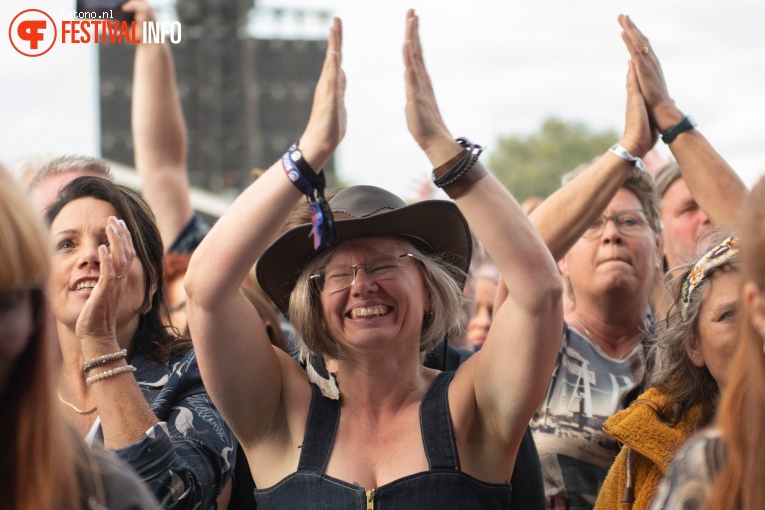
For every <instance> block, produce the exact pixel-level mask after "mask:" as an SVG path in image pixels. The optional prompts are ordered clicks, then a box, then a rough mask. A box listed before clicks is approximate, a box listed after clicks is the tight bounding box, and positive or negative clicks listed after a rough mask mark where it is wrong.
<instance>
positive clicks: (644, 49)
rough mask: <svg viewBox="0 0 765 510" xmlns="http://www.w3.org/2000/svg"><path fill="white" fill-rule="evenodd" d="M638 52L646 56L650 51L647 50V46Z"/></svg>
mask: <svg viewBox="0 0 765 510" xmlns="http://www.w3.org/2000/svg"><path fill="white" fill-rule="evenodd" d="M640 51H642V52H643V53H644V54H646V55H648V52H649V51H650V50H649V49H648V46H643V49H642V50H640Z"/></svg>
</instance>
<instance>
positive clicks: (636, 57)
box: [619, 15, 749, 224]
mask: <svg viewBox="0 0 765 510" xmlns="http://www.w3.org/2000/svg"><path fill="white" fill-rule="evenodd" d="M619 24H620V25H621V26H622V28H623V29H624V32H622V39H623V40H624V44H625V45H626V46H627V49H628V50H629V52H630V56H631V58H632V62H634V63H635V68H636V70H637V79H638V82H639V83H640V90H641V91H642V94H643V97H644V98H645V103H646V107H647V108H648V114H649V116H650V118H651V122H652V123H653V124H654V125H655V126H656V127H657V128H658V130H659V131H660V132H664V131H666V130H667V129H669V128H671V127H672V126H674V125H675V124H677V123H678V122H680V120H681V119H682V118H683V112H681V111H680V110H679V109H678V108H677V107H676V106H675V101H674V100H673V99H672V98H671V97H670V95H669V91H668V90H667V83H666V81H665V80H664V73H663V72H662V70H661V64H660V63H659V59H658V58H657V57H656V53H655V52H654V51H653V49H652V48H651V45H650V43H649V41H648V38H647V37H646V36H645V35H643V33H642V32H640V30H638V28H637V27H636V26H635V24H634V23H632V20H631V19H630V18H629V17H628V16H625V15H621V16H619ZM669 149H670V150H671V151H672V155H673V156H674V157H675V159H676V160H677V163H678V165H679V166H680V170H681V172H682V174H683V178H684V179H685V182H686V184H687V185H688V189H689V190H690V191H691V194H692V195H693V198H694V199H695V200H696V202H697V203H698V204H699V206H700V207H701V208H702V209H703V210H704V212H705V213H706V214H707V216H709V219H710V220H711V221H712V222H713V223H718V224H719V223H728V222H738V221H739V220H740V218H741V212H742V206H743V204H744V203H745V201H746V197H747V196H748V194H749V191H748V190H747V188H746V185H745V184H744V182H743V181H742V180H741V178H740V177H739V176H738V174H736V172H735V171H734V170H733V169H732V168H731V167H730V165H728V163H727V162H726V161H725V160H724V159H723V157H722V156H721V155H720V154H719V153H718V152H717V151H716V150H715V149H714V147H712V144H710V143H709V142H708V141H707V139H706V138H704V135H702V134H701V132H700V131H699V130H697V129H691V130H689V131H685V132H683V133H681V134H680V135H678V136H677V138H675V140H674V141H673V142H672V143H670V144H669Z"/></svg>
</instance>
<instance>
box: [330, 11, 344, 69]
mask: <svg viewBox="0 0 765 510" xmlns="http://www.w3.org/2000/svg"><path fill="white" fill-rule="evenodd" d="M331 52H335V53H337V60H338V65H342V63H343V23H342V21H341V20H340V18H338V17H335V18H334V20H333V22H332V28H330V29H329V44H328V45H327V55H329V54H330V53H331Z"/></svg>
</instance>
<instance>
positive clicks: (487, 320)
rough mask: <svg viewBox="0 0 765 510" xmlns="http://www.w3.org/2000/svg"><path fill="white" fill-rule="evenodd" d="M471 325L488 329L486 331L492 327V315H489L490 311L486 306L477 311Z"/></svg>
mask: <svg viewBox="0 0 765 510" xmlns="http://www.w3.org/2000/svg"><path fill="white" fill-rule="evenodd" d="M470 324H471V325H473V326H478V327H481V328H486V329H488V328H489V326H491V315H489V311H488V310H487V309H486V307H484V306H479V307H478V310H476V313H475V315H473V318H472V319H470ZM468 327H470V326H468Z"/></svg>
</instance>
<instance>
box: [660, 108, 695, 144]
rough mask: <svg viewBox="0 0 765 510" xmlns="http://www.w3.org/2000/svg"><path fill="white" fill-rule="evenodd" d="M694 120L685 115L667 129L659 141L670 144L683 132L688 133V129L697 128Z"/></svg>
mask: <svg viewBox="0 0 765 510" xmlns="http://www.w3.org/2000/svg"><path fill="white" fill-rule="evenodd" d="M697 125H698V124H696V120H695V119H694V118H693V117H691V116H690V115H685V116H683V118H682V119H681V120H680V122H678V123H677V124H675V125H674V126H672V127H671V128H669V129H667V130H666V131H664V132H663V133H662V134H661V140H662V141H663V142H664V143H667V144H668V143H671V142H672V141H673V140H674V139H675V138H677V135H679V134H680V133H682V132H684V131H688V130H689V129H693V128H695V127H696V126H697Z"/></svg>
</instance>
